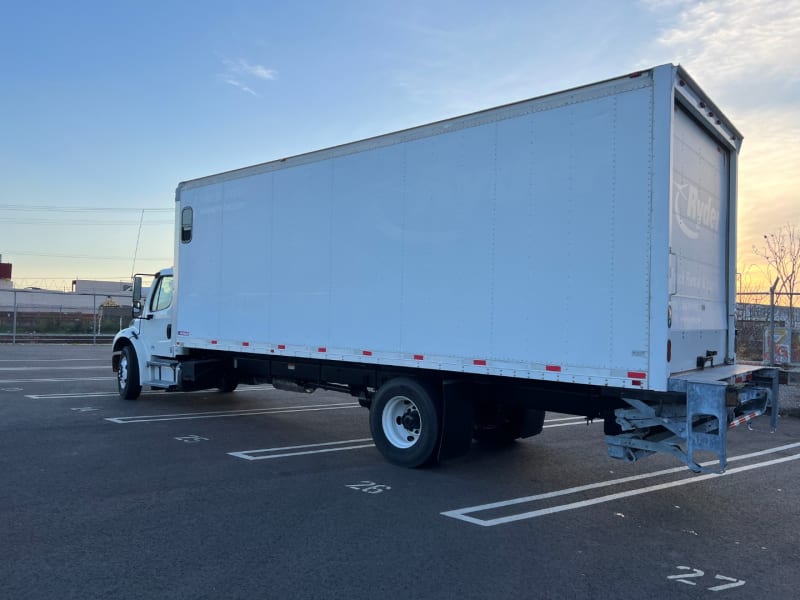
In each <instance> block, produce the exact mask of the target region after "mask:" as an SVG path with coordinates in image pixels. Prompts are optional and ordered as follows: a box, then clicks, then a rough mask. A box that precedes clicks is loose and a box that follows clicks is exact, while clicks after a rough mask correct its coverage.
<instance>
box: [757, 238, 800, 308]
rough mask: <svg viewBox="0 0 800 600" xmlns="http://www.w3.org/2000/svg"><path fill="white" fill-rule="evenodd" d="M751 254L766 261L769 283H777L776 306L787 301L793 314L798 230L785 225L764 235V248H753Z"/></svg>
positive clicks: (798, 279) (799, 277)
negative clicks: (774, 231)
mask: <svg viewBox="0 0 800 600" xmlns="http://www.w3.org/2000/svg"><path fill="white" fill-rule="evenodd" d="M753 252H754V253H755V254H756V255H757V256H760V257H761V258H763V259H764V260H765V261H767V276H768V278H769V281H770V282H772V281H776V280H777V282H778V284H777V286H776V287H775V302H776V304H781V303H782V302H781V301H782V300H783V299H784V298H785V299H788V302H787V304H788V306H789V309H790V313H793V311H792V309H793V308H794V304H795V300H794V294H796V293H797V291H798V289H800V229H798V228H797V226H796V225H794V224H791V223H789V224H786V225H784V226H782V227H781V228H780V229H778V231H777V232H776V233H770V234H768V235H765V236H764V246H762V247H761V248H758V247H756V246H753Z"/></svg>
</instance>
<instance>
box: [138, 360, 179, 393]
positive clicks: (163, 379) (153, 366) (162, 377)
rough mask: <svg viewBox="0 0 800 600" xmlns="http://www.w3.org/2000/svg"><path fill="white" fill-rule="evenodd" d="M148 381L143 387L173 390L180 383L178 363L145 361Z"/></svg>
mask: <svg viewBox="0 0 800 600" xmlns="http://www.w3.org/2000/svg"><path fill="white" fill-rule="evenodd" d="M147 375H148V381H142V385H143V386H149V387H156V388H166V389H170V388H175V387H177V385H178V382H179V381H180V363H179V362H178V361H177V360H169V359H166V358H153V359H151V360H149V361H147Z"/></svg>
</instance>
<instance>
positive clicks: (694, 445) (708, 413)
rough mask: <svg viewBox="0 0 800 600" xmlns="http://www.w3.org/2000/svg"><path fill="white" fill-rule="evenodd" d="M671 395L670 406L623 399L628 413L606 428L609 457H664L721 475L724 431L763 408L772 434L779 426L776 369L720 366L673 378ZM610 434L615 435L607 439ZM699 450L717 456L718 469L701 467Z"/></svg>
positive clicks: (724, 462)
mask: <svg viewBox="0 0 800 600" xmlns="http://www.w3.org/2000/svg"><path fill="white" fill-rule="evenodd" d="M718 376H721V378H717V377H718ZM670 391H671V392H674V393H672V394H665V395H664V397H667V398H669V397H672V398H674V399H675V400H674V401H673V402H669V401H665V400H663V399H661V398H659V399H658V400H642V399H638V398H623V400H624V401H625V402H626V403H627V404H628V405H629V407H630V408H621V409H617V410H616V411H614V417H615V421H614V423H613V424H607V428H606V433H607V434H608V435H606V443H607V444H608V453H609V456H611V457H612V458H619V459H622V460H627V461H630V462H632V461H635V460H637V459H639V458H642V457H644V456H648V455H650V454H653V453H655V452H665V453H668V454H672V455H673V456H675V457H677V458H678V459H680V460H681V461H683V462H684V463H686V465H687V466H688V467H689V468H690V469H691V470H692V471H695V472H697V473H703V472H722V471H724V470H725V467H726V465H727V433H728V429H732V428H733V427H737V426H739V425H744V424H745V423H748V424H749V422H750V421H751V420H752V419H754V418H756V417H758V416H760V415H763V414H766V412H767V409H769V412H770V416H771V423H770V425H771V429H772V431H775V428H776V427H777V419H778V370H777V369H768V368H764V369H758V368H753V367H750V368H743V367H735V366H730V367H729V366H724V367H718V368H715V369H708V370H707V371H705V372H703V371H701V372H693V373H692V374H691V375H687V376H684V377H676V378H671V379H670ZM611 429H615V430H616V433H611V434H610V431H609V430H611ZM684 447H685V448H686V450H684V449H683V448H684ZM697 451H705V452H711V453H713V454H716V455H717V457H718V467H716V468H707V467H704V466H701V465H700V464H699V462H698V461H697V460H696V459H695V452H697Z"/></svg>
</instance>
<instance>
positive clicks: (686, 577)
mask: <svg viewBox="0 0 800 600" xmlns="http://www.w3.org/2000/svg"><path fill="white" fill-rule="evenodd" d="M675 568H676V569H677V570H678V571H689V572H688V573H678V574H675V575H667V579H669V580H671V581H675V582H677V583H684V584H686V585H697V583H698V582H697V581H694V580H700V579H702V578H704V577H705V571H702V570H701V569H694V568H692V567H686V566H683V565H682V566H679V567H675ZM714 579H715V580H716V581H727V582H728V583H723V584H720V585H715V586H711V587H708V588H706V589H707V590H708V591H709V592H721V591H723V590H730V589H733V588H737V587H741V586H743V585H744V584H745V583H747V582H746V581H745V580H744V579H736V578H735V577H728V576H726V575H715V576H714Z"/></svg>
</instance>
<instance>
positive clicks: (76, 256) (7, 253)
mask: <svg viewBox="0 0 800 600" xmlns="http://www.w3.org/2000/svg"><path fill="white" fill-rule="evenodd" d="M3 255H4V256H39V257H42V258H74V259H86V260H130V259H131V257H130V256H88V255H80V254H46V253H41V252H16V251H14V250H3ZM137 260H152V261H167V260H171V259H169V258H164V257H154V258H141V257H140V258H138V259H137Z"/></svg>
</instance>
